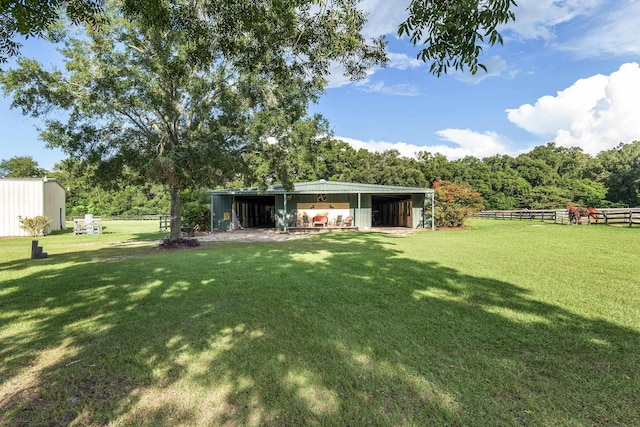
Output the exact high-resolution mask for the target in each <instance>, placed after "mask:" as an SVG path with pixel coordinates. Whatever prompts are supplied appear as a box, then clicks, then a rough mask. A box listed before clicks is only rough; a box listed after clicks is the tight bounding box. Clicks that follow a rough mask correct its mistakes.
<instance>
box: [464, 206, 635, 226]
mask: <svg viewBox="0 0 640 427" xmlns="http://www.w3.org/2000/svg"><path fill="white" fill-rule="evenodd" d="M474 216H475V217H476V218H492V219H509V220H520V221H522V220H530V221H534V220H537V221H553V222H554V223H556V224H569V213H568V212H567V211H566V210H565V209H563V210H551V209H521V210H504V211H498V210H495V211H480V212H478V213H476V214H475V215H474ZM597 217H598V221H596V219H595V218H592V217H591V216H586V217H582V218H581V219H580V223H581V224H584V223H587V224H596V223H598V224H607V225H609V224H625V225H628V226H629V227H631V226H632V225H640V208H615V209H597Z"/></svg>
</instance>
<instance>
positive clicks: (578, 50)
mask: <svg viewBox="0 0 640 427" xmlns="http://www.w3.org/2000/svg"><path fill="white" fill-rule="evenodd" d="M619 6H620V7H619V8H614V9H605V10H603V11H602V13H601V14H599V15H598V17H597V20H594V22H588V23H587V25H588V26H586V27H585V28H583V29H582V30H581V31H576V35H575V36H574V37H572V38H570V39H569V40H568V41H566V42H563V43H560V44H559V45H558V48H560V49H563V50H567V51H571V52H573V53H575V54H576V55H577V56H578V57H581V58H594V57H601V56H610V55H638V54H640V40H639V39H638V22H640V2H638V1H630V2H627V3H626V4H622V5H619Z"/></svg>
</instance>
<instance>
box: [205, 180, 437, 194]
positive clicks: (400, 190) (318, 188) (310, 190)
mask: <svg viewBox="0 0 640 427" xmlns="http://www.w3.org/2000/svg"><path fill="white" fill-rule="evenodd" d="M211 193H212V194H234V195H276V194H318V193H330V194H337V193H352V194H353V193H372V194H413V193H421V194H430V193H433V189H431V188H417V187H402V186H395V185H375V184H356V183H351V182H337V181H325V180H323V179H321V180H319V181H311V182H298V183H295V184H293V189H291V190H288V191H287V190H285V188H284V186H283V185H272V186H269V187H267V189H266V190H261V189H260V188H259V187H248V188H237V189H228V190H213V191H212V192H211Z"/></svg>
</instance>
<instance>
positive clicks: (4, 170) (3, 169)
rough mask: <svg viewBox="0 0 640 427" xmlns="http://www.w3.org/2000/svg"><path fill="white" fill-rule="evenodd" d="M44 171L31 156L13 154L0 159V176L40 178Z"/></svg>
mask: <svg viewBox="0 0 640 427" xmlns="http://www.w3.org/2000/svg"><path fill="white" fill-rule="evenodd" d="M45 173H46V171H45V170H44V169H42V168H41V167H40V166H39V165H38V162H36V161H35V160H33V158H32V157H31V156H15V157H12V158H10V159H8V160H2V161H0V177H5V176H6V177H8V178H41V177H43V176H44V175H45Z"/></svg>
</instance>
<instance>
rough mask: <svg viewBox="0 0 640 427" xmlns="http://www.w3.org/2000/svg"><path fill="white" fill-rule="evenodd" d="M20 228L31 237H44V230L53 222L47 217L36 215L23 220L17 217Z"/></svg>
mask: <svg viewBox="0 0 640 427" xmlns="http://www.w3.org/2000/svg"><path fill="white" fill-rule="evenodd" d="M18 221H20V228H22V229H23V230H24V231H26V232H27V233H29V235H30V236H31V237H40V236H44V232H45V229H46V228H47V226H48V225H49V224H51V223H52V222H53V220H52V219H51V218H49V217H48V216H43V215H38V216H34V217H33V218H23V217H21V216H18Z"/></svg>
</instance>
